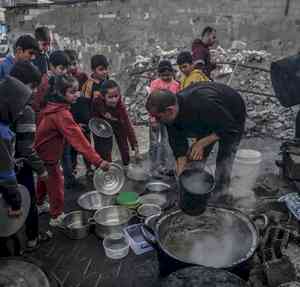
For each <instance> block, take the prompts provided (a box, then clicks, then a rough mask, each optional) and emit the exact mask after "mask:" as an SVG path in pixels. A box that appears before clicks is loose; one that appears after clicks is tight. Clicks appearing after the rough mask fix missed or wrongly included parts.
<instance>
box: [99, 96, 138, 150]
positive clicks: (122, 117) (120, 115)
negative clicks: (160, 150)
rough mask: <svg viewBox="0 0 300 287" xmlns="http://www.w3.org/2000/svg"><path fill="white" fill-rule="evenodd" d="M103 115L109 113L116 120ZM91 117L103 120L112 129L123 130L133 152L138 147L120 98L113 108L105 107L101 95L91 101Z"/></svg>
mask: <svg viewBox="0 0 300 287" xmlns="http://www.w3.org/2000/svg"><path fill="white" fill-rule="evenodd" d="M105 113H110V114H111V115H112V117H113V118H116V119H117V120H116V121H114V120H109V119H107V118H105V116H104V115H105ZM93 115H94V116H95V117H99V118H102V119H105V120H106V121H107V122H108V123H109V124H110V125H111V126H112V128H113V129H114V128H122V129H124V132H125V134H126V135H127V139H128V140H129V143H130V145H131V148H132V149H133V150H134V148H135V147H136V146H137V145H138V142H137V139H136V135H135V132H134V129H133V126H132V124H131V121H130V119H129V116H128V113H127V110H126V107H125V105H124V103H123V101H122V97H121V96H120V99H119V101H118V103H117V105H116V107H115V108H112V107H109V106H107V105H106V103H105V100H104V98H103V96H102V95H101V96H99V97H97V98H95V99H94V101H93Z"/></svg>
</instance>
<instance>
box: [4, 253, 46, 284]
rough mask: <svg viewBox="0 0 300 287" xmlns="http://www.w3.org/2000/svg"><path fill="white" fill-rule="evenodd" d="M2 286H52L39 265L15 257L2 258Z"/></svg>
mask: <svg viewBox="0 0 300 287" xmlns="http://www.w3.org/2000/svg"><path fill="white" fill-rule="evenodd" d="M0 286H22V287H41V286H43V287H50V282H49V280H48V277H47V275H46V274H45V273H44V271H42V269H40V268H39V267H38V266H37V265H35V264H33V263H30V262H26V261H23V260H21V259H18V258H15V257H14V258H3V259H0ZM51 286H52V285H51Z"/></svg>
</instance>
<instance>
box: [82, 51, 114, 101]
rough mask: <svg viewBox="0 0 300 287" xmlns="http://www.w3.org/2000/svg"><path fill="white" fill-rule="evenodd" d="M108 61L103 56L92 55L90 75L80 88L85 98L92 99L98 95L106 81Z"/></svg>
mask: <svg viewBox="0 0 300 287" xmlns="http://www.w3.org/2000/svg"><path fill="white" fill-rule="evenodd" d="M108 66H109V64H108V61H107V59H106V57H105V56H103V55H94V56H93V57H92V59H91V70H92V74H91V76H90V78H89V79H88V80H87V81H86V83H85V84H84V85H83V87H82V92H83V94H84V96H85V97H87V98H90V99H93V98H96V97H98V96H99V95H100V92H101V84H102V82H103V81H104V80H107V79H108Z"/></svg>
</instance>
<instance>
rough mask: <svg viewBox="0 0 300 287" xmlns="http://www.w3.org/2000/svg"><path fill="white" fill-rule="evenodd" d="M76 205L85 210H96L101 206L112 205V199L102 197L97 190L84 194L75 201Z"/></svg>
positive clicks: (107, 196)
mask: <svg viewBox="0 0 300 287" xmlns="http://www.w3.org/2000/svg"><path fill="white" fill-rule="evenodd" d="M77 203H78V205H79V206H80V207H81V208H83V209H85V210H98V209H99V208H101V207H103V206H108V205H112V204H113V203H114V197H113V196H109V195H104V194H102V193H100V192H99V191H98V190H94V191H90V192H87V193H84V194H83V195H81V196H80V197H79V198H78V199H77Z"/></svg>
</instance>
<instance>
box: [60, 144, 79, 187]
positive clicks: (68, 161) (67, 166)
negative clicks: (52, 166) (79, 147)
mask: <svg viewBox="0 0 300 287" xmlns="http://www.w3.org/2000/svg"><path fill="white" fill-rule="evenodd" d="M75 156H77V154H75ZM74 161H76V158H75V159H74V152H73V148H72V146H71V145H69V144H68V143H66V144H65V147H64V153H63V157H62V168H63V172H64V178H65V184H73V183H75V176H74V174H73V171H74Z"/></svg>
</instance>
